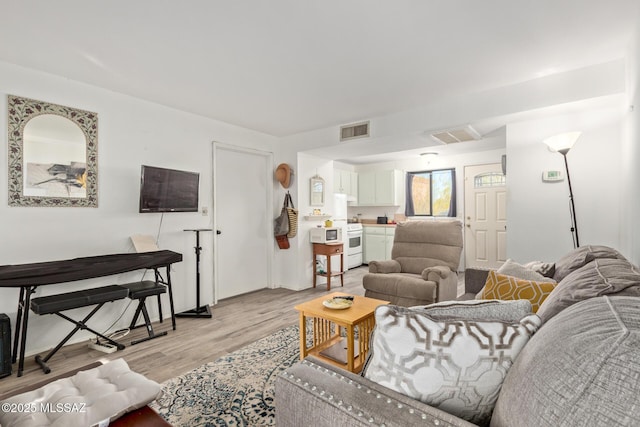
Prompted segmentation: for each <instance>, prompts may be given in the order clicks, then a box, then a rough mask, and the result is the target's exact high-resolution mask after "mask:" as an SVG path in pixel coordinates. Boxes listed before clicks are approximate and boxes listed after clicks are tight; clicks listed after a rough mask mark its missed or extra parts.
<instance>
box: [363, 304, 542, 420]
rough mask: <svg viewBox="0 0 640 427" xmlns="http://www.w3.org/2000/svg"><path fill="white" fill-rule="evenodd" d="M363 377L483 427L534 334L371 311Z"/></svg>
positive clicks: (523, 323)
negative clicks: (368, 350) (372, 327)
mask: <svg viewBox="0 0 640 427" xmlns="http://www.w3.org/2000/svg"><path fill="white" fill-rule="evenodd" d="M375 317H376V328H375V330H374V333H373V335H372V342H371V349H372V350H371V355H370V358H369V360H368V361H367V363H366V366H365V368H364V370H363V376H364V377H366V378H368V379H370V380H371V381H374V382H376V383H378V384H380V385H382V386H385V387H387V388H390V389H392V390H394V391H396V392H398V393H401V394H404V395H407V396H409V397H412V398H414V399H417V400H420V401H421V402H424V403H427V404H428V405H431V406H434V407H436V408H439V409H442V410H444V411H446V412H449V413H450V414H454V415H456V416H458V417H460V418H463V419H465V420H467V421H471V422H473V423H476V424H486V423H487V422H488V420H489V418H490V416H491V412H492V410H493V406H494V404H495V401H496V399H497V397H498V393H499V391H500V387H501V385H502V381H503V379H504V377H505V375H506V373H507V371H508V369H509V367H510V366H511V364H512V363H513V361H514V359H515V358H516V356H517V355H518V353H519V352H520V350H521V349H522V347H523V346H524V345H525V344H526V342H527V341H528V340H529V337H530V336H531V335H532V334H533V333H534V332H535V331H536V330H537V328H538V327H539V325H540V319H539V318H538V317H537V316H536V315H534V314H529V315H527V316H525V317H524V318H522V319H521V320H520V322H516V323H513V322H501V321H499V320H474V319H468V318H465V317H460V318H457V319H454V318H450V317H448V316H444V317H442V318H440V317H438V316H432V315H430V314H429V310H428V308H427V309H419V310H412V309H408V308H404V307H397V306H392V305H387V306H380V307H378V308H377V309H376V312H375Z"/></svg>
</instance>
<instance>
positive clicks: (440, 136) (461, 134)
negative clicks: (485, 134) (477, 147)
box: [431, 125, 482, 144]
mask: <svg viewBox="0 0 640 427" xmlns="http://www.w3.org/2000/svg"><path fill="white" fill-rule="evenodd" d="M431 137H432V138H434V139H435V140H436V141H438V142H440V143H441V144H454V143H456V142H465V141H477V140H479V139H482V137H481V136H480V134H479V133H478V132H477V131H476V130H475V129H474V128H472V127H471V126H468V125H467V126H463V127H460V128H455V129H449V130H443V131H439V132H433V133H432V134H431Z"/></svg>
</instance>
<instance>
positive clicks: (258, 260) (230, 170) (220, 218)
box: [213, 142, 273, 302]
mask: <svg viewBox="0 0 640 427" xmlns="http://www.w3.org/2000/svg"><path fill="white" fill-rule="evenodd" d="M272 163H273V162H272V159H271V153H267V152H263V151H257V150H250V149H244V148H240V147H234V146H229V145H225V144H221V143H217V142H214V144H213V181H214V182H213V189H214V190H213V191H214V193H213V207H214V214H213V215H214V220H213V223H214V232H217V233H218V232H219V234H216V235H215V240H214V300H215V301H216V302H217V301H218V300H219V299H224V298H229V297H232V296H235V295H240V294H244V293H247V292H251V291H255V290H258V289H263V288H267V287H270V286H271V262H270V259H271V253H272V251H273V244H272V241H271V240H272V238H270V236H271V234H272V230H271V224H272V218H271V216H272V215H271V211H272V209H271V197H272V184H271V183H272V182H273V174H272V173H271V165H272Z"/></svg>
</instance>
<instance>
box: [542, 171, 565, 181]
mask: <svg viewBox="0 0 640 427" xmlns="http://www.w3.org/2000/svg"><path fill="white" fill-rule="evenodd" d="M562 180H564V176H562V171H544V172H542V181H543V182H558V181H562Z"/></svg>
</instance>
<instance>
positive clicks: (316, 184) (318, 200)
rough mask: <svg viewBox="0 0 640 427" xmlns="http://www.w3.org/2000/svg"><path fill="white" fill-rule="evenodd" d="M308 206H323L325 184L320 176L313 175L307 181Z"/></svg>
mask: <svg viewBox="0 0 640 427" xmlns="http://www.w3.org/2000/svg"><path fill="white" fill-rule="evenodd" d="M309 183H310V185H309V187H310V188H309V190H310V193H309V194H310V197H309V206H324V192H325V183H324V179H322V177H321V176H319V175H315V176H313V177H311V179H310V180H309Z"/></svg>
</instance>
